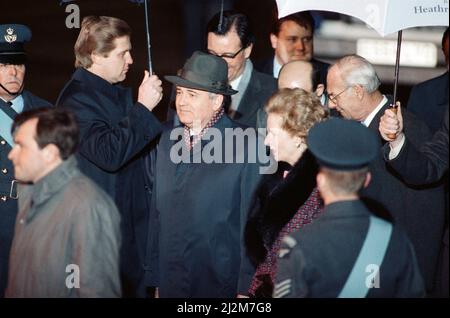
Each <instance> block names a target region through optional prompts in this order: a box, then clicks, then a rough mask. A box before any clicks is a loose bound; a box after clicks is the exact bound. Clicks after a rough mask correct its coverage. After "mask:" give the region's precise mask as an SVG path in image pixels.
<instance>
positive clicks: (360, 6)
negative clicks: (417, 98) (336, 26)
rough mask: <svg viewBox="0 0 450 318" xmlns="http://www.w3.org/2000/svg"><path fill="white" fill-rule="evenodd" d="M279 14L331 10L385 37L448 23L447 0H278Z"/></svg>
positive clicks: (283, 15)
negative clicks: (359, 22) (407, 30)
mask: <svg viewBox="0 0 450 318" xmlns="http://www.w3.org/2000/svg"><path fill="white" fill-rule="evenodd" d="M277 6H278V15H279V17H280V18H282V17H285V16H287V15H290V14H292V13H295V12H298V11H308V10H318V11H331V12H337V13H341V14H345V15H349V16H352V17H355V18H358V19H360V20H361V21H363V22H365V23H367V24H368V25H369V26H371V27H372V28H373V29H374V30H375V31H377V32H378V34H380V35H381V36H382V37H384V36H386V35H389V34H392V33H394V32H397V31H400V30H404V29H408V28H412V27H419V26H448V24H449V22H448V14H449V5H448V0H353V1H352V0H331V1H330V0H309V1H308V0H277Z"/></svg>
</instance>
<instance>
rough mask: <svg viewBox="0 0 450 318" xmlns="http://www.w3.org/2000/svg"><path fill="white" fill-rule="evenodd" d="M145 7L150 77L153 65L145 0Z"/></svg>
mask: <svg viewBox="0 0 450 318" xmlns="http://www.w3.org/2000/svg"><path fill="white" fill-rule="evenodd" d="M144 7H145V31H146V33H147V54H148V71H149V73H150V75H152V74H153V65H152V52H151V48H152V46H151V42H150V27H149V18H148V4H147V0H145V1H144Z"/></svg>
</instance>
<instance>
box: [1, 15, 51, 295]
mask: <svg viewBox="0 0 450 318" xmlns="http://www.w3.org/2000/svg"><path fill="white" fill-rule="evenodd" d="M30 40H31V30H30V29H29V28H28V27H26V26H25V25H20V24H4V25H0V169H1V173H0V298H1V297H3V294H4V291H5V288H6V278H7V277H8V259H9V251H10V248H11V242H12V238H13V234H14V222H15V220H16V215H17V193H16V186H17V183H16V181H15V179H14V167H13V164H12V162H11V161H10V160H9V159H8V153H9V152H10V151H11V149H12V147H13V146H14V142H13V138H12V136H11V132H10V129H11V126H12V123H13V120H14V118H15V117H16V116H17V114H18V113H21V112H22V111H26V110H31V109H34V108H41V107H47V106H51V105H50V103H49V102H47V101H45V100H43V99H41V98H39V97H37V96H35V95H33V94H32V93H30V92H29V91H27V90H24V80H25V72H26V65H25V64H26V60H27V56H26V54H25V50H24V43H25V42H28V41H30Z"/></svg>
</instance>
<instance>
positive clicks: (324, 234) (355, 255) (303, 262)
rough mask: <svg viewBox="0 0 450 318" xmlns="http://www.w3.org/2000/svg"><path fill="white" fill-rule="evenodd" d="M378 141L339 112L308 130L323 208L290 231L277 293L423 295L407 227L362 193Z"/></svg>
mask: <svg viewBox="0 0 450 318" xmlns="http://www.w3.org/2000/svg"><path fill="white" fill-rule="evenodd" d="M330 145H333V146H331V147H330ZM379 147H380V144H379V141H378V139H377V136H376V134H375V133H373V132H372V131H370V130H369V129H367V128H366V127H364V126H363V125H361V124H360V123H357V122H354V121H348V120H342V119H337V118H334V119H330V120H328V121H325V122H323V123H319V124H317V125H316V126H314V127H313V128H312V129H311V130H310V132H309V136H308V148H309V150H310V151H311V152H312V153H313V154H314V156H315V157H316V159H317V161H318V163H319V165H320V170H319V173H318V174H317V187H318V189H319V191H320V194H321V196H322V198H323V200H324V203H325V209H324V211H323V214H322V215H321V216H320V217H319V218H318V219H317V220H316V221H315V222H313V223H310V224H307V225H305V226H304V227H303V228H302V230H301V231H298V232H296V233H294V234H293V235H290V236H287V237H285V239H284V242H283V246H282V248H281V249H280V252H279V260H278V271H277V279H276V285H275V291H274V296H275V297H277V298H281V297H289V298H293V297H302V298H306V297H308V298H337V297H339V298H364V297H383V298H393V297H407V298H411V297H423V296H424V295H425V288H424V284H423V279H422V276H421V274H420V270H419V267H418V264H417V260H416V257H415V252H414V248H413V246H412V244H411V242H410V241H409V239H408V237H407V235H406V233H405V232H404V231H403V230H402V229H401V228H400V227H398V226H397V225H393V224H391V223H388V222H386V221H384V220H382V219H380V218H378V217H375V216H373V215H371V213H370V212H369V210H368V209H367V207H366V206H365V205H364V203H363V202H362V201H361V200H360V199H359V195H358V192H359V191H360V190H361V189H362V188H363V187H365V186H367V185H368V184H369V182H370V178H371V175H370V172H369V163H370V162H371V161H373V160H375V158H376V157H377V155H378V151H379Z"/></svg>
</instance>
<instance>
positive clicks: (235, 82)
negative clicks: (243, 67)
mask: <svg viewBox="0 0 450 318" xmlns="http://www.w3.org/2000/svg"><path fill="white" fill-rule="evenodd" d="M243 75H244V72H242V74H241V75H239V77H238V78H236V79H235V80H234V81H232V82H231V83H230V85H231V88H232V89H234V90H235V91H237V90H238V87H239V84H240V83H241V80H242V76H243Z"/></svg>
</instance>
